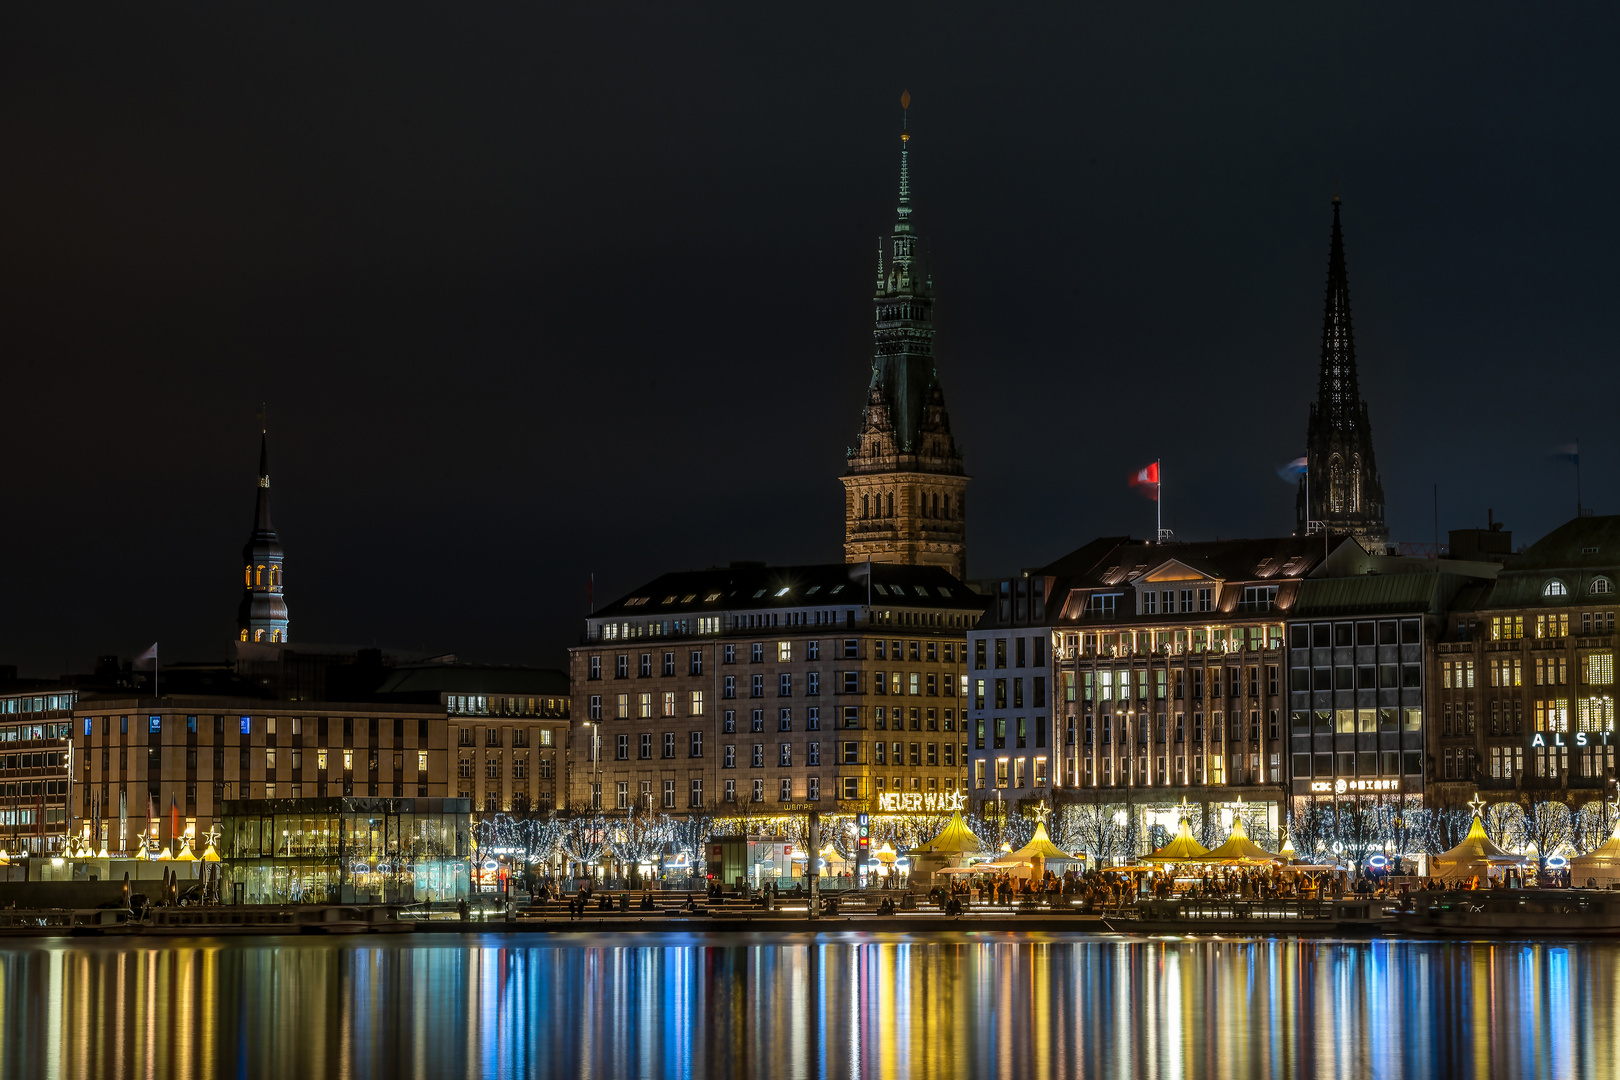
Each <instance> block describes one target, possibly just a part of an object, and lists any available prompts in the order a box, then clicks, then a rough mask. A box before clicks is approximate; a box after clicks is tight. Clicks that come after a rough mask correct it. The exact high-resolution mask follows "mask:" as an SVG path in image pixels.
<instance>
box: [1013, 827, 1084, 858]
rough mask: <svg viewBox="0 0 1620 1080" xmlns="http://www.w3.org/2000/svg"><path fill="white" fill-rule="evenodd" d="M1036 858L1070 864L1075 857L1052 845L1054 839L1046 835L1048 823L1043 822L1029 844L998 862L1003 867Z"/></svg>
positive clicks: (1036, 828)
mask: <svg viewBox="0 0 1620 1080" xmlns="http://www.w3.org/2000/svg"><path fill="white" fill-rule="evenodd" d="M1036 856H1039V857H1041V858H1043V859H1063V860H1067V861H1069V862H1073V861H1074V856H1073V855H1070V854H1069V853H1068V852H1067V851H1064V850H1063V849H1062V848H1060V847H1058V846H1057V845H1056V844H1054V843H1052V838H1051V837H1049V836H1047V835H1046V822H1044V821H1043V822H1041V823H1040V824H1038V825H1036V826H1035V835H1034V837H1032V838H1031V839H1030V841H1029V843H1027V844H1025V845H1024V846H1023V847H1021V848H1019V849H1018V850H1017V851H1015V852H1013V853H1012V854H1010V855H1003V856H1002V857H1001V858H999V859H997V860H996V862H997V863H998V864H1002V865H1011V864H1014V863H1026V862H1029V861H1030V860H1031V859H1033V858H1035V857H1036Z"/></svg>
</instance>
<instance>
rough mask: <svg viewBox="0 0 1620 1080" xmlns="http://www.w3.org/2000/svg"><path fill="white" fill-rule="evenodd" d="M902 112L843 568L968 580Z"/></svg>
mask: <svg viewBox="0 0 1620 1080" xmlns="http://www.w3.org/2000/svg"><path fill="white" fill-rule="evenodd" d="M910 105H911V95H910V94H902V95H901V98H900V106H901V109H902V117H903V118H902V121H901V130H900V203H899V206H898V207H897V208H896V220H895V224H894V233H893V234H892V235H891V236H890V238H889V268H888V272H887V273H885V272H884V268H883V248H882V246H881V245H880V246H879V248H878V273H877V291H876V295H875V296H874V297H873V301H872V304H873V307H874V309H875V314H876V328H875V329H874V331H873V335H872V336H873V339H874V349H873V353H872V382H871V385H870V386H869V387H868V389H867V393H866V409H865V411H864V412H863V413H862V414H861V430H860V435H859V437H858V439H857V441H856V444H855V446H853V447H851V448H850V450H849V451H848V454H847V459H848V470H847V471H846V472H845V473H844V476H843V481H844V561H845V562H851V563H857V562H866V561H867V560H871V561H872V562H882V563H905V564H909V565H924V566H943V567H945V568H946V569H947V570H949V571H950V572H951V573H953V574H955V575H956V576H957V577H959V578H966V577H967V482H968V477H967V475H966V474H965V473H964V472H963V471H962V453H961V451H960V450H959V449H958V448H957V446H956V440H955V438H953V437H952V435H951V420H950V415H949V414H948V413H947V412H946V411H945V394H944V391H942V390H941V389H940V385H939V373H938V372H937V371H936V370H935V369H934V283H933V280H932V278H931V276H930V275H929V274H928V271H927V268H926V267H925V266H924V265H923V259H922V254H921V252H920V251H919V250H918V248H917V236H916V233H915V231H914V230H913V228H912V224H911V177H910V172H909V161H908V153H909V151H910V143H911V132H910V131H909V130H908V126H907V124H906V121H905V119H904V117H905V110H908V109H909V108H910Z"/></svg>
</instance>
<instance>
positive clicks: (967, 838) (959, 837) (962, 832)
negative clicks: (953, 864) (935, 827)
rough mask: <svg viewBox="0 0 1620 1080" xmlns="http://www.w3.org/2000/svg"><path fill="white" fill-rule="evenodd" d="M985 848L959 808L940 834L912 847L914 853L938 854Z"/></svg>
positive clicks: (962, 852)
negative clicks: (964, 819) (963, 817)
mask: <svg viewBox="0 0 1620 1080" xmlns="http://www.w3.org/2000/svg"><path fill="white" fill-rule="evenodd" d="M983 850H984V843H983V842H982V841H981V840H980V839H979V838H978V837H977V836H975V835H974V833H973V830H972V829H970V828H968V826H967V822H965V821H963V820H962V811H960V810H957V811H955V812H954V813H952V814H951V820H950V821H948V822H946V824H945V827H944V828H943V829H941V830H940V832H939V835H938V836H936V837H934V838H933V839H932V840H930V841H928V842H927V843H926V844H921V845H919V846H917V847H915V848H913V849H912V852H911V853H912V854H914V855H922V854H930V853H931V854H937V855H971V854H973V853H975V852H978V851H983Z"/></svg>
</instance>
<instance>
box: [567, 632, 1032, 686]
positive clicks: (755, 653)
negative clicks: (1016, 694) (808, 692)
mask: <svg viewBox="0 0 1620 1080" xmlns="http://www.w3.org/2000/svg"><path fill="white" fill-rule="evenodd" d="M1022 643H1023V641H1022V639H1020V641H1019V644H1020V646H1022ZM793 644H794V643H793V642H791V641H778V642H777V643H776V647H775V649H774V650H772V652H773V654H774V655H775V657H776V662H777V663H779V664H791V663H792V662H793ZM908 644H909V646H910V650H909V659H911V660H922V659H923V658H924V657H926V658H927V660H928V661H929V662H931V663H932V662H938V661H939V660H940V659H941V658H943V660H944V662H945V663H947V664H953V663H955V662H956V643H955V642H953V641H943V642H942V641H918V640H913V641H910V642H905V641H901V640H898V639H896V640H894V641H892V642H888V641H885V640H884V639H881V638H880V639H875V640H874V641H873V642H872V657H873V659H876V660H884V659H889V658H891V657H892V658H893V659H895V660H901V659H906V658H907V656H906V655H905V652H906V650H905V647H906V646H907V645H908ZM737 649H738V646H736V645H734V644H731V645H726V646H724V648H723V650H722V653H721V662H722V663H725V664H735V663H737ZM804 653H805V655H804V658H805V659H806V660H811V661H814V660H820V659H821V642H819V641H814V640H812V641H807V642H805V643H804ZM842 653H843V657H844V658H845V659H857V658H858V657H859V653H860V642H859V639H858V638H846V639H845V640H844V644H843V650H842ZM653 655H654V654H652V653H642V654H641V655H640V657H639V662H638V664H637V667H636V674H637V675H638V676H639V677H641V678H644V679H646V678H652V677H653V674H654V671H653V668H654V664H653ZM1041 655H1042V659H1041V660H1039V661H1038V662H1037V663H1038V664H1044V663H1045V659H1044V651H1043V652H1042V654H1041ZM765 656H766V650H765V642H762V641H756V642H754V643H753V644H752V645H750V646H749V659H748V662H749V663H753V664H762V663H764V662H765ZM980 666H981V667H982V666H983V665H980ZM1001 666H1003V667H1005V666H1006V665H1005V664H1003V665H1001ZM1019 666H1020V667H1022V666H1023V662H1022V660H1020V662H1019ZM675 667H676V665H675V653H673V652H666V653H664V654H663V657H662V663H661V664H660V665H658V669H659V670H658V674H660V675H664V676H673V675H674V674H675ZM587 672H588V677H589V678H591V679H600V678H601V677H602V658H601V657H600V656H592V657H590V658H589V659H588V661H587ZM686 674H688V675H702V674H703V652H702V650H700V649H692V650H690V652H689V653H688V656H687V664H686ZM613 675H614V677H615V678H618V679H628V678H629V677H630V654H629V653H620V654H619V655H617V656H615V657H614V658H613ZM755 678H756V679H757V678H760V676H757V675H756V676H755Z"/></svg>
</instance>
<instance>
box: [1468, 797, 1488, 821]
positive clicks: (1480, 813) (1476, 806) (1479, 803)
mask: <svg viewBox="0 0 1620 1080" xmlns="http://www.w3.org/2000/svg"><path fill="white" fill-rule="evenodd" d="M1468 805H1469V806H1470V807H1471V808H1472V809H1473V811H1474V816H1475V817H1478V818H1483V817H1484V816H1485V800H1484V799H1482V798H1481V797H1480V794H1479V792H1477V791H1476V792H1474V797H1473V798H1472V799H1470V800H1468Z"/></svg>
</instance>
